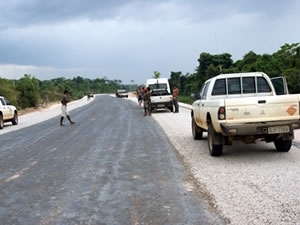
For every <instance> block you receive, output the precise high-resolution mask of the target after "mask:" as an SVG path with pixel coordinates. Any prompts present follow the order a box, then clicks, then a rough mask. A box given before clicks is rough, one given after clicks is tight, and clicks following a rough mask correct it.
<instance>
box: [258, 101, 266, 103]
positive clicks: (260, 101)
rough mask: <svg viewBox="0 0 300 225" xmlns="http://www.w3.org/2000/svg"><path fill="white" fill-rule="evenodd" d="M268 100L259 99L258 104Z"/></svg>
mask: <svg viewBox="0 0 300 225" xmlns="http://www.w3.org/2000/svg"><path fill="white" fill-rule="evenodd" d="M265 103H266V100H258V104H265Z"/></svg>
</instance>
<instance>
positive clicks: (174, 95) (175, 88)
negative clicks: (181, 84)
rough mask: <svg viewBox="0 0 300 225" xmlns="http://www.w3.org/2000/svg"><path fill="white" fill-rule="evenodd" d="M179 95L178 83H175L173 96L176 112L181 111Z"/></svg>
mask: <svg viewBox="0 0 300 225" xmlns="http://www.w3.org/2000/svg"><path fill="white" fill-rule="evenodd" d="M178 95H179V89H178V87H177V86H176V85H174V87H173V90H172V96H173V104H174V108H175V110H174V113H178V112H179V105H178Z"/></svg>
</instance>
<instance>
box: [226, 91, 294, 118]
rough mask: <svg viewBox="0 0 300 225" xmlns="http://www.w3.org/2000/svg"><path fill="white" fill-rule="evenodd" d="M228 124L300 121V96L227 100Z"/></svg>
mask: <svg viewBox="0 0 300 225" xmlns="http://www.w3.org/2000/svg"><path fill="white" fill-rule="evenodd" d="M224 103H225V106H226V122H227V123H231V122H232V123H245V122H246V123H251V122H267V121H278V120H282V121H283V120H299V95H298V94H292V95H278V96H262V97H249V98H227V99H225V102H224Z"/></svg>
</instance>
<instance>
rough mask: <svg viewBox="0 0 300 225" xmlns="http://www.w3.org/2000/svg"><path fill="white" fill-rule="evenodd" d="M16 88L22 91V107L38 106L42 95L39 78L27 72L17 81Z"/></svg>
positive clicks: (20, 104) (20, 103)
mask: <svg viewBox="0 0 300 225" xmlns="http://www.w3.org/2000/svg"><path fill="white" fill-rule="evenodd" d="M16 90H17V91H19V92H20V95H19V99H18V103H19V104H18V105H19V106H20V107H21V108H27V107H36V106H37V105H38V100H39V97H40V92H39V91H40V90H39V80H38V79H36V78H35V77H32V76H31V75H28V74H25V75H24V76H23V77H22V78H21V79H19V80H18V81H17V83H16Z"/></svg>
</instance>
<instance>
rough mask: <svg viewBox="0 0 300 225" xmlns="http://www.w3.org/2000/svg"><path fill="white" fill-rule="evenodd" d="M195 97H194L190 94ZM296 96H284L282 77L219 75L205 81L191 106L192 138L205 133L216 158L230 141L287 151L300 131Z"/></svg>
mask: <svg viewBox="0 0 300 225" xmlns="http://www.w3.org/2000/svg"><path fill="white" fill-rule="evenodd" d="M193 96H194V97H195V95H193ZM299 102H300V95H299V94H288V89H287V85H286V82H285V79H284V77H277V78H272V79H270V78H269V77H268V76H267V75H266V74H265V73H263V72H253V73H233V74H221V75H218V76H216V77H213V78H211V79H209V80H207V81H206V82H205V83H204V84H203V86H202V88H201V91H200V94H199V95H196V100H195V101H194V102H193V104H192V111H191V123H192V134H193V138H194V139H202V135H203V132H207V140H208V149H209V152H210V155H211V156H220V155H222V153H223V145H231V144H232V142H233V141H235V140H240V141H242V142H244V143H247V144H249V143H254V142H255V141H256V140H257V139H260V140H263V141H265V142H274V144H275V147H276V149H277V151H279V152H288V151H289V150H290V148H291V145H292V140H293V139H294V129H299V128H300V122H299V119H300V115H299V107H300V106H299Z"/></svg>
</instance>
